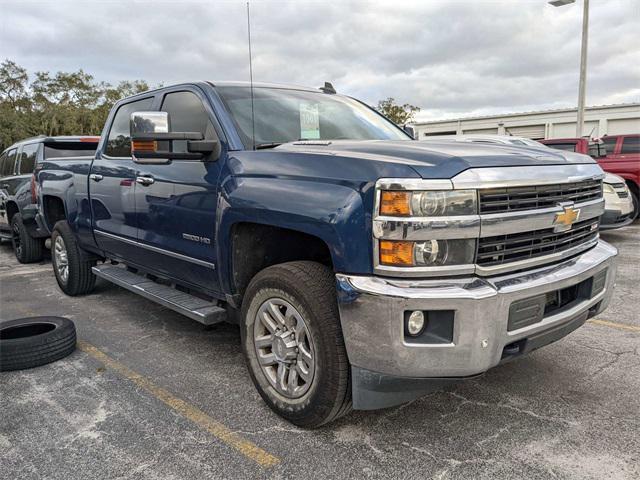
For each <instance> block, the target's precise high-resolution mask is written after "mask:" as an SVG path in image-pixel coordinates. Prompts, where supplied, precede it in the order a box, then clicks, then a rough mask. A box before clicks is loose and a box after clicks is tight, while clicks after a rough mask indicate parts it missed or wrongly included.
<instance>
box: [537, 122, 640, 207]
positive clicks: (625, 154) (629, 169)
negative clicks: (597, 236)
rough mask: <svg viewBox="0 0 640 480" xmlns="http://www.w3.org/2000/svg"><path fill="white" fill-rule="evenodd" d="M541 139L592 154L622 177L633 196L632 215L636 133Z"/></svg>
mask: <svg viewBox="0 0 640 480" xmlns="http://www.w3.org/2000/svg"><path fill="white" fill-rule="evenodd" d="M540 142H541V143H544V144H545V145H548V146H549V147H551V148H557V149H559V150H569V151H573V152H578V153H585V154H587V155H591V156H592V157H593V158H595V159H596V160H597V161H598V163H599V164H600V166H601V167H602V169H603V170H604V171H606V172H610V173H614V174H616V175H618V176H620V177H622V178H624V179H625V181H626V182H627V185H628V186H629V190H631V195H632V196H633V205H634V213H633V215H634V217H637V216H638V210H639V198H640V134H627V135H605V136H604V137H602V138H601V139H600V142H597V143H594V142H590V141H589V139H588V138H553V139H549V140H540Z"/></svg>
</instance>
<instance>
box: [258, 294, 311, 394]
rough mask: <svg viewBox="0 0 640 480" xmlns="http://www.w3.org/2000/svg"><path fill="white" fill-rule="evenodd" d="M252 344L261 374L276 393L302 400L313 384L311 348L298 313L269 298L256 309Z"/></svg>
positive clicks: (304, 324)
mask: <svg viewBox="0 0 640 480" xmlns="http://www.w3.org/2000/svg"><path fill="white" fill-rule="evenodd" d="M253 343H254V347H255V350H256V355H257V358H258V362H259V363H260V367H261V369H262V372H263V373H264V374H265V376H266V377H267V379H268V380H269V383H270V384H271V386H272V387H273V388H275V389H276V391H277V392H278V393H280V394H281V395H284V396H285V397H288V398H293V399H296V398H300V397H302V396H303V395H304V394H305V393H307V391H308V390H309V388H310V387H311V384H312V382H313V378H314V375H315V370H316V363H315V348H314V345H313V339H312V338H311V335H310V333H309V329H308V327H307V324H306V322H305V320H304V318H303V317H302V315H301V314H300V312H299V311H298V310H297V309H296V308H295V307H294V306H293V305H291V304H290V303H289V302H287V301H286V300H283V299H281V298H270V299H268V300H266V301H265V302H264V303H263V304H262V305H261V306H260V308H259V309H258V313H257V314H256V318H255V322H254V327H253Z"/></svg>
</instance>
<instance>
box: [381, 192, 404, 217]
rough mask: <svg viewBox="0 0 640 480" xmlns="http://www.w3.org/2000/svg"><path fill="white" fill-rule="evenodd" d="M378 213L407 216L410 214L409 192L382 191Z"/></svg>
mask: <svg viewBox="0 0 640 480" xmlns="http://www.w3.org/2000/svg"><path fill="white" fill-rule="evenodd" d="M380 215H392V216H402V217H408V216H409V215H411V192H393V191H387V192H382V194H381V195H380Z"/></svg>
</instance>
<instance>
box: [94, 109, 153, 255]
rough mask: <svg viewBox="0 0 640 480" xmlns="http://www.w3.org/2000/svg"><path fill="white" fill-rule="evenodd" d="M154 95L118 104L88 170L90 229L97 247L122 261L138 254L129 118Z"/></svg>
mask: <svg viewBox="0 0 640 480" xmlns="http://www.w3.org/2000/svg"><path fill="white" fill-rule="evenodd" d="M153 99H154V97H149V98H145V99H142V100H136V101H135V102H131V103H126V104H123V105H121V106H120V107H119V108H118V110H117V111H116V113H115V116H114V117H113V121H112V123H111V128H110V130H109V136H108V138H107V141H106V143H105V145H103V146H102V149H101V150H100V151H98V152H96V158H95V160H94V161H93V164H92V165H91V171H90V173H89V194H90V198H91V213H92V219H93V228H94V232H95V238H96V242H97V244H98V246H99V247H100V248H101V249H103V250H105V251H106V252H109V253H110V254H112V255H114V256H116V257H120V258H121V259H123V260H130V261H134V262H135V259H136V257H137V248H136V246H135V244H136V243H137V237H138V226H137V219H136V210H135V185H136V182H135V180H136V172H137V168H138V165H136V164H135V163H134V162H133V158H132V156H131V134H130V127H129V119H130V117H131V114H132V113H133V112H137V111H144V110H151V107H152V105H153Z"/></svg>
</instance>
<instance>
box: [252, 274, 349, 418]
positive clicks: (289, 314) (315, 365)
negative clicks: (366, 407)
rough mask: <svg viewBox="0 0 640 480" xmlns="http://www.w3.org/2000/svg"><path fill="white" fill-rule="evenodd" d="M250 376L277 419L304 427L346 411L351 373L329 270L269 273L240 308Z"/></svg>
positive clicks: (258, 278) (257, 279)
mask: <svg viewBox="0 0 640 480" xmlns="http://www.w3.org/2000/svg"><path fill="white" fill-rule="evenodd" d="M242 320H243V321H242V344H243V349H244V353H245V356H246V359H247V364H248V368H249V373H250V375H251V379H252V380H253V382H254V384H255V386H256V388H257V389H258V392H259V393H260V395H261V396H262V398H263V399H264V401H265V402H266V403H267V405H269V407H271V409H272V410H274V411H275V412H276V413H277V414H278V415H280V416H282V417H284V418H285V419H287V420H289V421H290V422H292V423H294V424H296V425H298V426H301V427H307V428H314V427H319V426H320V425H323V424H325V423H328V422H331V421H333V420H335V419H336V418H338V417H340V416H342V415H345V414H346V413H348V412H349V411H350V410H351V383H350V367H349V361H348V359H347V352H346V350H345V346H344V339H343V337H342V330H341V328H340V319H339V315H338V306H337V302H336V293H335V280H334V276H333V272H332V271H331V270H330V269H328V268H327V267H325V266H323V265H321V264H318V263H315V262H290V263H284V264H281V265H275V266H272V267H269V268H266V269H265V270H263V271H262V272H260V273H258V274H257V275H256V276H255V277H254V279H253V280H252V281H251V283H250V284H249V287H248V288H247V292H246V294H245V297H244V301H243V308H242Z"/></svg>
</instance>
